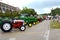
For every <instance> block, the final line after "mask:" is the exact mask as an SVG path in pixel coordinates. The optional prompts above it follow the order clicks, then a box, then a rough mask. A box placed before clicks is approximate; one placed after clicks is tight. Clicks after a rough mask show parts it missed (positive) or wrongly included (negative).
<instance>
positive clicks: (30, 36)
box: [0, 20, 50, 40]
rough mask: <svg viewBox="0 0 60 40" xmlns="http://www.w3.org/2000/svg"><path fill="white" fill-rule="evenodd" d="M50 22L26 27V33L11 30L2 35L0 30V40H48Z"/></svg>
mask: <svg viewBox="0 0 60 40" xmlns="http://www.w3.org/2000/svg"><path fill="white" fill-rule="evenodd" d="M49 26H50V21H48V20H47V21H46V20H45V21H43V22H41V23H39V24H37V25H33V26H32V27H31V28H29V27H27V29H26V31H24V32H21V31H19V30H16V29H15V30H13V31H12V32H9V33H4V32H2V31H1V30H0V40H49V32H50V31H49Z"/></svg>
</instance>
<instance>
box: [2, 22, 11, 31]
mask: <svg viewBox="0 0 60 40" xmlns="http://www.w3.org/2000/svg"><path fill="white" fill-rule="evenodd" d="M1 30H2V31H3V32H10V31H11V30H12V24H11V23H9V22H4V23H3V24H2V26H1Z"/></svg>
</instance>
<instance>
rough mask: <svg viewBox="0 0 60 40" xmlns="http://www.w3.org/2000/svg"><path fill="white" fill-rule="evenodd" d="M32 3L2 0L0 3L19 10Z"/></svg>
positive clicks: (28, 0)
mask: <svg viewBox="0 0 60 40" xmlns="http://www.w3.org/2000/svg"><path fill="white" fill-rule="evenodd" d="M33 1H34V0H2V1H1V2H3V3H6V4H9V5H12V6H15V7H19V8H21V7H23V6H25V5H28V4H30V3H32V2H33Z"/></svg>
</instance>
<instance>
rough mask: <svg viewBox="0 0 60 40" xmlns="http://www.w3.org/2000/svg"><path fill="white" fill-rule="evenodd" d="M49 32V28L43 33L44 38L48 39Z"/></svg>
mask: <svg viewBox="0 0 60 40" xmlns="http://www.w3.org/2000/svg"><path fill="white" fill-rule="evenodd" d="M49 33H50V30H48V31H46V32H45V34H44V37H45V38H46V40H49Z"/></svg>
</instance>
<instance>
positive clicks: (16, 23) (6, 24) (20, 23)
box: [0, 19, 26, 32]
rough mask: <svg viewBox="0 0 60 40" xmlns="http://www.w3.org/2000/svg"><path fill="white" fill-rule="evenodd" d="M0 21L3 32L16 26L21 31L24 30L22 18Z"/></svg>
mask: <svg viewBox="0 0 60 40" xmlns="http://www.w3.org/2000/svg"><path fill="white" fill-rule="evenodd" d="M0 23H1V27H0V28H1V30H2V31H3V32H10V31H11V30H12V28H18V29H20V30H21V31H25V29H26V27H25V24H24V20H16V19H15V20H12V21H8V20H4V21H2V20H1V21H0Z"/></svg>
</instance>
